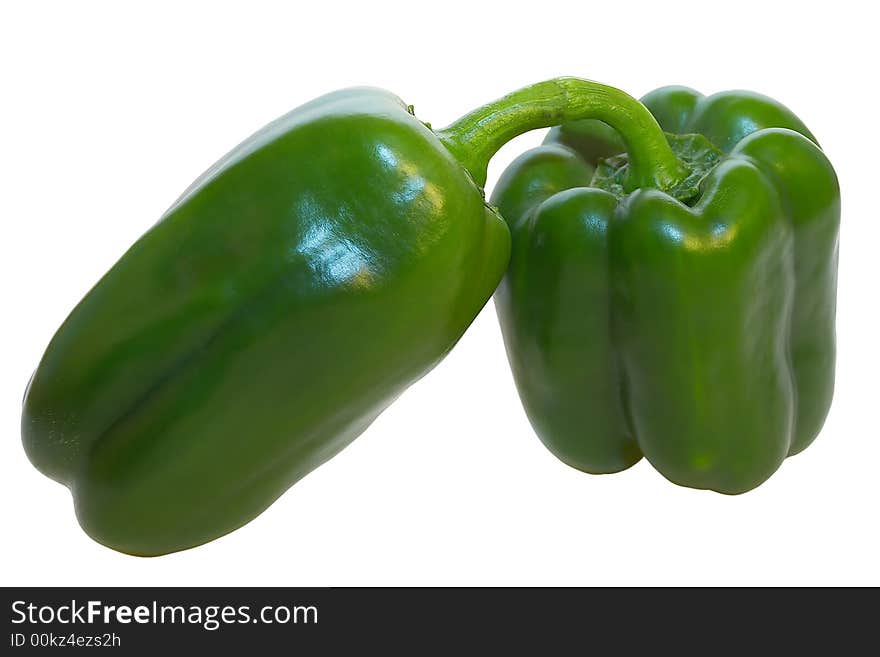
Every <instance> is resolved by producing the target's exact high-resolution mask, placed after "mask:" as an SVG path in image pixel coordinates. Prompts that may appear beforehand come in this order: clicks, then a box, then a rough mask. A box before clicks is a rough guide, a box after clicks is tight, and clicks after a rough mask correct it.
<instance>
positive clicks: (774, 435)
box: [492, 87, 840, 493]
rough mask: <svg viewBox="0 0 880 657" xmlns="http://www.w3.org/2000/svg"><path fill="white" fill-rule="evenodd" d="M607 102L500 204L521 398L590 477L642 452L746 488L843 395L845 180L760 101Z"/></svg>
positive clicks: (532, 155) (681, 92)
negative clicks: (837, 341)
mask: <svg viewBox="0 0 880 657" xmlns="http://www.w3.org/2000/svg"><path fill="white" fill-rule="evenodd" d="M601 93H603V94H604V95H605V96H606V103H605V105H604V106H603V107H602V111H601V113H598V112H597V113H596V114H595V115H594V116H593V117H591V118H592V119H596V120H584V121H579V122H573V123H570V124H566V125H563V126H561V127H559V128H556V129H554V130H552V131H551V133H550V134H549V135H548V138H547V140H546V141H545V145H543V146H541V147H539V148H536V149H534V150H532V151H530V152H528V153H526V154H524V155H522V156H521V157H519V158H518V159H517V160H516V161H515V162H514V163H512V164H511V166H510V167H509V168H508V169H507V171H505V173H504V174H503V176H502V178H501V180H500V181H499V183H498V185H497V187H496V188H495V191H494V194H493V197H492V202H493V203H494V204H495V205H497V206H498V208H499V210H500V213H501V215H502V216H503V217H504V218H505V220H506V221H507V222H508V224H509V226H510V229H511V234H512V238H513V246H512V255H511V262H510V266H509V269H508V271H507V274H506V275H505V277H504V280H503V282H502V284H501V286H500V288H499V290H498V292H497V294H496V307H497V310H498V316H499V319H500V322H501V327H502V330H503V334H504V339H505V343H506V347H507V352H508V355H509V359H510V363H511V367H512V370H513V373H514V377H515V380H516V383H517V386H518V389H519V392H520V396H521V399H522V401H523V404H524V406H525V409H526V412H527V414H528V416H529V418H530V420H531V422H532V424H533V426H534V428H535V430H536V432H537V433H538V435H539V436H540V438H541V439H542V440H543V442H544V443H545V444H546V445H547V446H548V447H549V448H550V450H551V451H552V452H553V453H554V454H556V455H557V456H558V457H559V458H560V459H562V460H563V461H565V462H566V463H568V464H569V465H572V466H574V467H575V468H578V469H581V470H584V471H586V472H592V473H608V472H615V471H619V470H622V469H625V468H628V467H629V466H631V465H633V464H634V463H636V462H637V461H638V460H639V459H640V458H641V457H642V455H644V456H646V457H647V458H648V460H649V461H650V462H651V463H652V464H653V465H654V466H655V467H656V468H657V470H659V471H660V472H661V473H662V474H663V475H664V476H666V477H667V478H668V479H670V480H671V481H673V482H675V483H678V484H681V485H685V486H691V487H695V488H707V489H712V490H715V491H719V492H724V493H741V492H744V491H747V490H750V489H752V488H754V487H755V486H757V485H759V484H760V483H761V482H763V481H764V480H766V479H767V478H768V477H769V476H770V475H771V474H772V473H773V472H774V471H775V470H776V469H777V468H778V467H779V465H780V463H781V462H782V460H783V459H784V458H785V457H786V456H788V455H791V454H795V453H797V452H799V451H801V450H802V449H804V448H805V447H807V445H809V444H810V442H811V441H812V440H813V439H814V438H815V436H816V434H817V433H818V432H819V430H820V428H821V426H822V423H823V422H824V418H825V415H826V413H827V411H828V408H829V405H830V403H831V396H832V390H833V384H834V353H835V346H834V316H835V297H836V272H837V235H838V222H839V214H840V196H839V188H838V183H837V178H836V176H835V173H834V170H833V168H832V167H831V164H830V163H829V162H828V160H827V158H826V157H825V155H824V154H823V152H822V150H820V148H819V147H818V145H817V144H816V142H815V139H814V138H813V136H812V135H811V134H810V132H809V131H808V130H807V129H806V127H805V126H804V125H803V124H802V123H801V122H800V120H798V119H797V117H795V116H794V115H793V114H792V113H791V112H790V111H789V110H787V109H786V108H785V107H783V106H782V105H780V104H779V103H777V102H775V101H773V100H771V99H769V98H766V97H764V96H759V95H757V94H753V93H748V92H725V93H720V94H716V95H713V96H709V97H703V96H701V95H700V94H698V93H697V92H695V91H693V90H691V89H686V88H683V87H667V88H662V89H659V90H657V91H654V92H652V93H650V94H648V95H647V96H646V97H645V98H644V99H643V103H644V107H643V106H642V105H640V104H639V103H638V102H637V101H635V100H633V99H631V98H630V97H628V96H626V95H625V94H623V93H622V92H618V91H617V90H614V89H609V88H602V89H601ZM645 107H647V109H645ZM649 110H650V112H649ZM652 115H653V116H652ZM658 124H659V125H658ZM661 129H662V130H663V131H666V133H667V134H666V135H665V136H664V134H663V132H661ZM624 152H625V154H623V155H618V154H620V153H624Z"/></svg>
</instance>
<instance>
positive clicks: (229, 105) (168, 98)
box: [0, 0, 880, 586]
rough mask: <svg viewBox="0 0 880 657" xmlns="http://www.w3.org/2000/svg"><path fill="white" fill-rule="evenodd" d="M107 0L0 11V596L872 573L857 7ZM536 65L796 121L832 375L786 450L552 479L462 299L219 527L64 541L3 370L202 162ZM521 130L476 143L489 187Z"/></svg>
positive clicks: (861, 12) (877, 486) (446, 118)
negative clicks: (817, 167) (364, 400)
mask: <svg viewBox="0 0 880 657" xmlns="http://www.w3.org/2000/svg"><path fill="white" fill-rule="evenodd" d="M132 5H134V3H119V2H103V3H98V2H86V1H84V0H80V1H78V2H57V3H49V2H37V1H31V2H18V3H15V2H10V3H4V5H3V9H2V15H0V67H2V101H0V133H2V134H0V167H2V170H0V194H2V196H0V198H2V200H0V204H2V205H0V218H2V228H3V237H2V248H3V257H2V260H0V267H2V276H0V281H2V285H3V289H2V309H3V310H2V313H3V321H2V323H0V330H2V336H0V349H2V361H0V362H2V370H0V419H2V424H0V430H2V440H0V504H2V507H0V508H2V516H0V522H2V530H0V531H2V540H0V584H3V585H12V584H19V585H51V584H70V585H74V584H94V585H102V584H103V585H138V584H142V585H172V584H177V585H198V584H203V585H204V584H207V585H220V584H235V585H247V584H251V585H320V586H323V585H429V584H437V585H447V584H449V585H451V584H474V585H490V584H493V585H513V584H521V585H537V584H553V585H574V584H577V585H598V584H638V585H650V584H689V585H704V584H733V585H737V584H768V585H800V584H874V585H877V584H880V566H878V551H880V529H878V511H877V504H878V501H880V495H878V493H880V428H878V426H880V419H878V399H877V398H878V372H880V358H878V344H880V326H878V321H877V318H878V311H877V307H878V283H880V280H878V273H880V228H878V226H880V210H878V208H880V200H878V192H880V189H878V182H877V181H878V180H880V178H878V164H877V162H878V157H880V156H878V154H880V139H878V134H880V128H878V112H880V98H878V93H877V88H876V86H877V85H876V82H877V81H876V67H877V64H878V61H880V52H878V47H877V38H876V24H875V23H874V22H873V21H872V20H869V17H868V15H867V14H866V13H865V12H867V11H868V9H867V7H869V6H870V3H863V2H853V3H851V4H849V3H846V2H836V3H833V5H828V4H827V3H815V4H814V3H804V2H798V3H792V4H791V5H786V4H785V3H771V2H766V1H764V2H757V3H755V2H745V1H743V0H739V1H736V2H727V3H712V2H706V1H705V0H703V1H702V2H693V3H678V4H676V3H673V2H663V3H644V4H642V5H639V4H638V3H631V2H626V3H624V2H602V3H593V2H584V1H583V0H580V1H578V2H572V3H565V2H559V1H557V2H552V3H537V4H536V3H517V2H514V1H513V0H509V1H508V2H507V3H498V4H497V5H493V3H489V2H475V1H473V0H472V1H471V2H467V3H461V4H456V3H453V2H430V3H427V2H426V3H420V2H418V1H416V0H408V1H406V2H399V3H380V2H376V1H372V2H360V3H352V4H351V5H348V6H346V5H339V4H336V3H333V2H329V1H328V2H319V3H311V2H304V3H296V2H286V3H277V4H267V3H261V2H256V1H253V0H251V1H249V2H240V3H237V4H236V5H234V6H228V5H225V4H223V3H218V2H211V3H204V4H197V3H183V2H174V3H161V2H149V3H142V5H141V9H136V8H132ZM814 6H816V7H821V9H813V8H812V7H814ZM863 7H864V8H863ZM542 12H544V13H542ZM558 75H578V76H582V77H589V78H592V79H595V80H599V81H602V82H607V83H610V84H613V85H615V86H617V87H620V88H622V89H624V90H626V91H629V92H630V93H632V94H634V95H637V96H638V95H641V94H643V93H645V92H646V91H648V90H650V89H652V88H654V87H657V86H661V85H664V84H672V83H677V84H686V85H688V86H692V87H695V88H697V89H699V90H701V91H703V92H704V93H711V92H715V91H720V90H723V89H728V88H748V89H754V90H756V91H760V92H764V93H767V94H768V95H771V96H774V97H775V98H777V99H779V100H781V101H782V102H784V103H785V104H787V105H788V106H789V107H791V108H792V109H793V110H794V111H795V112H797V113H798V114H799V115H800V117H801V118H802V119H803V120H804V121H805V122H806V124H807V125H808V126H809V127H810V128H811V130H812V131H813V132H814V133H815V134H816V135H817V137H818V138H819V140H820V142H821V143H822V145H823V146H824V148H825V150H826V152H827V154H828V156H829V157H830V159H831V161H832V162H833V163H834V164H835V166H836V168H837V172H838V174H839V177H840V181H841V186H842V190H843V227H842V241H841V244H842V246H841V269H840V291H839V321H838V329H839V335H838V339H839V365H838V388H837V393H836V397H835V402H834V406H833V408H832V411H831V415H830V417H829V419H828V422H827V424H826V426H825V429H824V431H823V432H822V434H821V436H820V437H819V438H818V439H817V441H816V442H815V443H814V445H813V446H812V447H810V448H809V449H808V450H807V451H806V452H805V453H803V454H801V455H799V456H797V457H795V458H793V459H790V460H789V461H787V462H786V463H784V464H783V466H782V468H781V469H780V471H779V472H778V473H777V474H776V475H774V476H773V478H772V479H770V480H769V481H768V482H767V483H766V484H764V485H763V486H761V487H760V488H758V489H757V490H755V491H753V492H750V493H748V494H745V495H742V496H739V497H726V496H722V495H718V494H715V493H710V492H700V491H694V490H689V489H685V488H679V487H676V486H674V485H672V484H670V483H668V482H667V481H666V480H665V479H663V478H662V477H661V476H660V475H659V474H657V473H656V472H655V471H654V470H653V469H652V468H651V466H650V465H648V463H647V462H645V461H642V462H641V463H639V464H638V465H637V466H636V467H634V468H632V469H630V470H629V471H627V472H624V473H621V474H617V475H612V476H589V475H586V474H581V473H579V472H576V471H575V470H573V469H571V468H569V467H567V466H565V465H563V464H562V463H561V462H559V461H557V460H556V459H555V458H554V457H553V456H552V455H551V454H550V453H549V452H548V451H547V450H546V449H545V448H544V447H543V446H542V445H541V443H540V442H539V441H538V439H537V438H536V437H535V435H534V434H533V432H532V430H531V428H530V427H529V424H528V422H527V420H526V418H525V415H524V413H523V411H522V408H521V406H520V404H519V401H518V398H517V395H516V391H515V389H514V385H513V382H512V379H511V376H510V373H509V370H508V366H507V361H506V358H505V354H504V350H503V346H502V343H501V337H500V333H499V329H498V324H497V321H496V318H495V313H494V309H493V307H492V304H491V303H490V304H489V305H487V307H486V308H485V309H484V311H483V312H482V314H481V315H480V316H479V317H478V318H477V320H476V321H475V323H474V324H473V326H472V327H471V329H470V330H469V331H468V333H467V334H466V335H465V337H464V338H463V339H462V340H461V342H460V343H459V345H458V346H457V347H456V348H455V350H454V351H453V352H452V354H451V355H450V356H449V357H448V358H447V359H446V360H445V361H444V362H443V363H442V364H441V365H440V366H439V367H437V368H436V369H435V370H434V371H433V372H432V373H431V374H430V375H428V376H427V377H426V378H425V379H423V380H422V381H420V382H419V383H418V384H417V385H415V386H413V387H412V388H411V389H410V390H409V391H408V392H407V393H406V394H404V395H403V397H402V398H401V399H400V400H399V401H398V402H397V403H395V404H394V405H393V406H392V407H391V408H390V409H389V410H388V411H386V412H385V413H384V414H383V415H382V416H381V417H380V418H379V420H378V421H377V422H376V423H375V424H374V425H373V426H372V427H371V428H370V429H369V430H368V431H367V432H366V433H365V434H364V435H363V436H361V437H360V438H359V439H358V440H356V441H355V443H354V444H352V446H351V447H349V448H348V449H346V450H345V451H344V452H343V453H342V454H341V455H339V456H338V457H337V458H335V459H334V460H332V461H331V462H330V463H328V464H326V465H324V466H323V467H321V468H319V469H318V470H317V471H315V472H314V473H312V474H310V475H309V476H307V477H306V478H305V479H304V480H302V481H301V482H300V483H298V484H296V486H294V487H293V488H292V489H291V490H290V491H289V492H288V493H287V494H286V495H284V496H283V497H282V498H281V499H280V500H279V501H278V502H276V503H275V504H274V505H273V506H272V507H271V508H270V509H269V510H268V511H266V512H265V513H264V514H262V515H261V516H260V517H259V518H257V519H256V520H254V521H253V522H251V523H250V524H249V525H247V526H245V527H244V528H243V529H240V530H239V531H236V532H234V533H232V534H230V535H229V536H226V537H224V538H222V539H220V540H217V541H215V542H213V543H210V544H208V545H205V546H202V547H199V548H196V549H193V550H189V551H186V552H183V553H178V554H174V555H170V556H166V557H161V558H155V559H141V558H136V557H130V556H125V555H122V554H117V553H115V552H113V551H111V550H109V549H107V548H104V547H102V546H100V545H98V544H97V543H95V542H93V541H92V540H91V539H89V538H88V537H87V536H86V535H85V534H84V533H83V532H82V531H81V530H80V529H79V528H78V526H77V523H76V520H75V518H74V514H73V508H72V504H71V498H70V495H69V494H68V492H67V490H66V489H65V488H63V487H62V486H60V485H58V484H56V483H54V482H52V481H50V480H49V479H47V478H45V477H43V476H42V475H41V474H39V473H38V472H37V471H36V470H35V469H34V468H32V467H31V466H30V464H29V463H28V461H27V459H26V458H25V455H24V452H23V450H22V448H21V445H20V437H19V414H20V402H21V397H22V393H23V391H24V387H25V384H26V382H27V380H28V377H29V375H30V373H31V371H32V370H33V368H34V367H35V366H36V364H37V362H38V360H39V357H40V355H41V353H42V350H43V349H44V347H45V346H46V344H47V342H48V340H49V338H50V337H51V336H52V334H53V332H54V331H55V329H56V328H57V327H58V325H59V324H60V323H61V321H62V320H63V319H64V317H65V316H66V315H67V313H68V312H69V311H70V310H71V308H72V307H73V306H74V304H75V303H76V302H77V301H78V300H79V299H80V298H81V296H82V295H83V294H84V293H85V292H86V291H87V290H88V289H89V288H90V286H91V285H92V284H93V283H94V282H95V281H96V280H97V279H98V278H99V277H100V275H101V274H102V273H103V272H104V271H105V270H106V269H107V268H109V267H110V265H112V264H113V263H114V262H115V260H116V259H117V258H118V257H119V255H121V253H122V252H123V251H124V249H125V248H126V247H127V246H128V245H129V244H130V243H131V242H133V241H134V240H135V239H136V238H137V237H138V236H139V235H140V234H141V233H142V232H143V231H144V230H146V229H147V228H148V227H149V226H150V225H151V224H152V223H153V222H154V221H155V220H156V219H157V218H158V216H159V215H160V214H161V213H162V212H163V210H164V209H165V208H166V207H167V206H168V205H169V204H170V202H171V201H173V200H174V199H175V198H176V197H177V195H178V194H179V193H180V192H181V191H182V190H183V189H184V188H185V187H186V186H187V185H188V184H189V183H190V182H191V181H192V180H193V179H194V178H195V177H196V176H197V175H198V174H199V173H200V172H201V171H202V170H204V169H205V168H206V167H207V166H208V165H210V164H211V163H212V162H213V161H214V160H215V159H217V158H218V157H219V156H220V155H222V154H223V153H224V152H225V151H226V150H228V149H229V148H231V147H232V146H234V145H235V144H237V143H238V142H239V141H241V139H243V138H244V137H246V136H247V135H248V134H250V133H251V132H253V131H254V130H256V129H257V128H259V127H260V126H262V125H263V124H265V123H266V122H268V121H269V120H271V119H273V118H275V117H276V116H278V115H280V114H282V113H284V112H286V111H287V110H289V109H291V108H293V107H295V106H297V105H299V104H301V103H303V102H305V101H307V100H309V99H311V98H313V97H315V96H318V95H320V94H322V93H325V92H328V91H331V90H333V89H337V88H340V87H345V86H350V85H363V84H367V85H374V86H379V87H385V88H387V89H390V90H392V91H394V92H395V93H397V94H399V95H400V96H402V97H403V98H404V100H406V101H407V102H408V103H413V104H414V105H415V107H416V112H417V114H418V116H419V118H421V119H423V120H427V121H431V122H432V123H433V124H434V126H438V127H439V126H443V125H445V124H447V123H449V122H451V121H452V120H453V119H455V118H456V117H457V116H459V115H461V114H463V113H464V112H466V111H468V110H470V109H472V108H473V107H476V106H477V105H479V104H482V103H483V102H486V101H489V100H491V99H494V98H496V97H498V96H500V95H502V94H504V93H506V92H508V91H511V90H513V89H516V88H518V87H521V86H524V85H526V84H528V83H530V82H536V81H539V80H542V79H545V78H549V77H555V76H558ZM541 138H542V133H537V132H536V133H532V134H529V135H526V136H524V137H521V138H519V139H517V140H516V141H515V142H513V143H511V144H509V145H508V146H507V147H505V148H504V150H503V151H502V152H501V153H500V154H499V155H498V156H497V157H496V159H495V160H494V161H493V164H492V168H491V170H490V176H489V189H490V190H491V187H492V184H493V183H494V181H495V180H496V179H497V177H498V175H499V173H500V172H501V170H502V169H503V168H504V166H506V164H507V163H508V162H509V161H510V160H511V159H512V158H513V157H514V156H515V155H516V154H517V153H519V152H521V151H522V150H524V149H525V148H527V147H530V146H532V145H536V144H537V143H539V141H540V139H541Z"/></svg>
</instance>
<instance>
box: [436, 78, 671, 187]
mask: <svg viewBox="0 0 880 657" xmlns="http://www.w3.org/2000/svg"><path fill="white" fill-rule="evenodd" d="M580 119H598V120H600V121H602V122H604V123H607V124H608V125H610V126H611V127H612V128H614V129H615V130H616V131H617V132H618V133H619V134H620V136H621V138H622V139H623V143H624V145H625V146H626V152H627V153H628V154H629V175H628V178H627V181H626V184H625V188H626V190H627V191H632V190H634V189H638V188H640V187H650V188H655V189H661V190H667V189H669V188H671V187H672V186H674V185H675V184H676V183H677V182H679V181H681V180H683V179H684V178H685V177H686V176H687V174H688V169H687V167H686V166H685V165H684V164H683V163H682V162H681V161H680V160H679V159H678V158H677V157H676V156H675V154H674V153H673V152H672V149H671V148H670V147H669V144H668V143H667V141H666V137H665V136H664V134H663V131H662V130H661V129H660V126H659V125H658V124H657V121H656V120H655V119H654V117H653V116H652V115H651V113H650V112H649V111H648V110H647V109H646V108H645V106H644V105H642V104H641V103H640V102H639V101H637V100H636V99H635V98H633V97H632V96H629V95H628V94H626V93H624V92H623V91H620V90H619V89H615V88H614V87H609V86H607V85H604V84H599V83H598V82H591V81H589V80H582V79H580V78H556V79H554V80H547V81H546V82H539V83H538V84H534V85H531V86H529V87H525V88H523V89H520V90H519V91H514V92H513V93H512V94H508V95H507V96H504V97H503V98H500V99H499V100H496V101H494V102H492V103H489V104H487V105H484V106H483V107H480V108H478V109H476V110H474V111H473V112H471V113H469V114H467V115H465V116H463V117H462V118H460V119H459V120H458V121H456V122H455V123H453V124H452V125H450V126H449V127H447V128H444V129H443V130H438V131H437V135H438V137H439V138H440V140H441V141H442V142H443V144H444V145H445V146H446V147H447V148H448V149H449V150H450V151H451V152H452V154H453V155H454V156H455V157H456V159H458V160H459V161H460V162H461V163H462V164H463V165H464V167H465V168H466V169H467V170H468V172H469V173H470V174H471V176H472V177H473V179H474V180H475V181H476V182H477V184H479V185H485V184H486V169H487V167H488V165H489V160H490V159H491V158H492V156H493V155H495V153H496V152H497V151H498V149H499V148H501V147H502V146H503V145H504V144H506V143H507V142H508V141H510V140H511V139H513V138H514V137H516V136H518V135H521V134H523V133H524V132H528V131H529V130H536V129H538V128H548V127H551V126H556V125H560V124H562V123H568V122H570V121H577V120H580Z"/></svg>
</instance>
